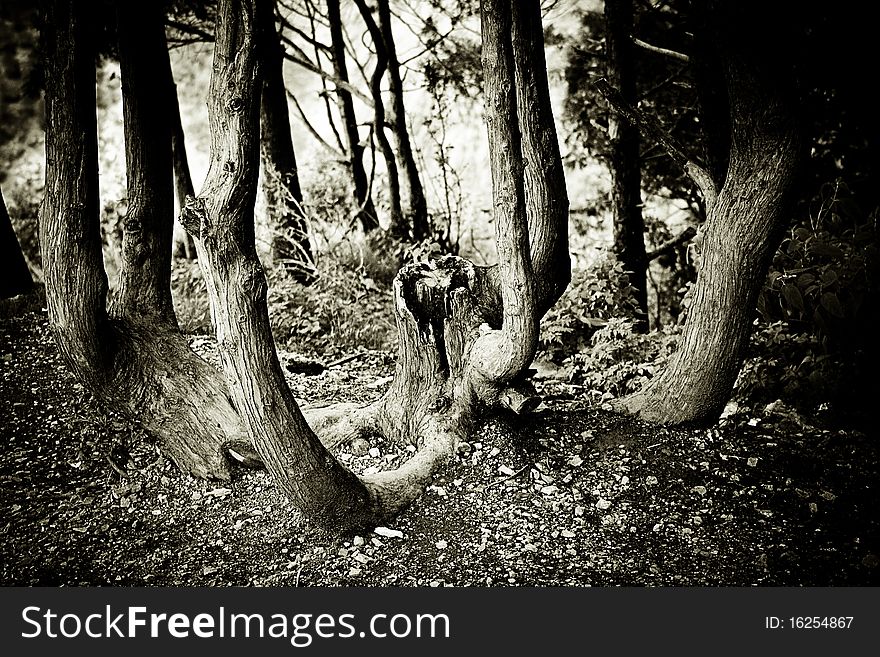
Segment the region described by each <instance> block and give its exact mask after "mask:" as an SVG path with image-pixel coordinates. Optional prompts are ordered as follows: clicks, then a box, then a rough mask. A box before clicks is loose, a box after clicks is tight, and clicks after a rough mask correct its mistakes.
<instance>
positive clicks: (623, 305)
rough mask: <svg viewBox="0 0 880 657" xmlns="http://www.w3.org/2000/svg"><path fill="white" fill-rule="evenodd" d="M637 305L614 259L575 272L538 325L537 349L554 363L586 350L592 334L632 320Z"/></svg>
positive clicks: (630, 288)
mask: <svg viewBox="0 0 880 657" xmlns="http://www.w3.org/2000/svg"><path fill="white" fill-rule="evenodd" d="M637 308H638V307H637V305H636V302H635V299H634V297H633V288H632V286H631V285H630V284H629V277H628V276H627V275H626V273H624V271H623V265H621V264H620V262H618V261H617V260H616V259H615V258H612V257H606V258H603V259H600V260H599V261H598V262H597V263H596V265H595V266H594V267H591V268H589V269H580V270H576V271H575V272H573V274H572V278H571V283H570V284H569V286H568V288H567V289H566V291H565V293H564V294H563V295H562V297H561V298H560V299H559V301H557V302H556V305H555V306H553V308H551V309H550V310H549V311H548V312H547V314H546V315H545V316H544V319H543V321H542V323H541V340H540V342H539V345H538V348H539V350H540V351H541V352H542V353H543V354H544V356H545V357H547V358H549V359H550V360H553V361H554V362H562V361H563V360H564V359H565V358H567V357H569V356H571V355H573V354H574V353H576V352H578V351H580V350H581V349H583V348H585V347H586V346H587V345H588V344H589V342H590V338H591V337H592V336H593V333H595V332H596V330H597V329H600V328H601V327H603V326H605V324H606V323H607V322H608V321H609V320H611V319H612V318H614V317H621V316H631V315H632V314H633V313H634V312H635V311H636V310H637Z"/></svg>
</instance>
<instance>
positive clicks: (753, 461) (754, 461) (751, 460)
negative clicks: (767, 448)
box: [746, 456, 758, 468]
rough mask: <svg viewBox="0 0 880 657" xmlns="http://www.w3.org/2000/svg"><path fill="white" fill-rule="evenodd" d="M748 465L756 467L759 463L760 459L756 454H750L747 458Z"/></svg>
mask: <svg viewBox="0 0 880 657" xmlns="http://www.w3.org/2000/svg"><path fill="white" fill-rule="evenodd" d="M746 465H748V466H749V467H750V468H754V467H755V466H756V465H758V459H756V458H755V457H754V456H750V457H749V458H748V459H747V460H746Z"/></svg>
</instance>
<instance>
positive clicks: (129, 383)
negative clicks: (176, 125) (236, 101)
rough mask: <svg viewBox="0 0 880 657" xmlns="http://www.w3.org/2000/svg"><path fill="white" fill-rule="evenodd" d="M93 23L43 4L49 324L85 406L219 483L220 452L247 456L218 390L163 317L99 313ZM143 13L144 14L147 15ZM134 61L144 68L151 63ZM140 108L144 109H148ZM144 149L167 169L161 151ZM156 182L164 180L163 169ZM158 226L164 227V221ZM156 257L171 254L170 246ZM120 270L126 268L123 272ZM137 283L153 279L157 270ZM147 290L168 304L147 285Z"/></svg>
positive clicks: (86, 8) (69, 7)
mask: <svg viewBox="0 0 880 657" xmlns="http://www.w3.org/2000/svg"><path fill="white" fill-rule="evenodd" d="M138 7H139V5H138ZM129 9H131V10H132V11H134V10H136V9H137V7H135V6H132V7H131V8H126V10H129ZM91 11H93V8H92V7H91V6H90V5H89V4H88V3H82V2H79V1H78V0H52V1H51V2H46V3H45V5H44V12H45V14H44V20H43V26H44V27H43V42H44V44H45V59H44V67H45V68H44V70H45V75H46V94H45V98H46V101H45V102H46V195H45V197H44V199H43V203H42V205H41V207H40V244H41V249H42V258H43V267H44V276H45V283H46V300H47V305H48V310H49V322H50V325H51V326H52V330H53V333H54V334H55V339H56V342H57V344H58V347H59V350H60V351H61V353H62V355H63V357H64V358H65V361H66V362H67V364H68V366H69V367H70V368H71V370H72V371H73V373H74V374H75V376H76V377H77V379H79V381H80V382H82V383H83V385H85V387H86V388H87V389H88V390H89V391H90V392H92V394H94V395H95V396H96V397H97V398H98V399H100V400H101V401H103V402H104V403H106V404H108V405H110V406H112V407H113V408H116V409H118V410H121V411H123V412H125V413H127V414H128V415H129V416H130V417H133V418H135V419H137V420H139V421H140V422H141V423H142V424H143V425H144V427H145V428H146V429H147V430H148V431H150V432H151V433H152V434H153V435H155V436H157V437H158V439H159V440H160V443H161V445H162V447H163V450H164V451H165V453H166V454H168V455H169V456H171V458H172V459H174V461H175V462H176V463H177V465H178V466H179V467H180V468H181V469H183V470H185V471H187V472H190V473H192V474H195V475H197V476H203V477H215V478H219V479H228V478H229V469H228V464H227V461H226V456H225V449H226V448H227V447H228V446H233V445H234V446H235V449H237V450H238V453H240V454H243V455H247V454H248V453H249V452H248V444H247V436H246V434H245V433H244V431H243V429H242V427H241V424H240V422H239V420H238V417H237V415H236V413H235V411H234V410H233V408H232V405H231V404H230V402H229V398H228V396H227V393H226V390H225V383H224V381H223V379H222V378H221V377H220V376H219V374H218V373H217V371H216V370H215V369H214V368H212V367H211V366H210V365H208V364H207V363H205V362H204V361H202V360H201V359H200V358H198V357H197V356H196V355H195V354H193V353H192V352H191V351H190V350H189V348H188V346H187V343H186V340H185V339H184V338H183V336H182V335H181V334H180V333H179V332H178V331H177V330H175V329H174V328H172V325H171V323H170V322H169V321H167V317H166V316H164V315H162V314H160V313H159V312H148V313H147V314H146V315H145V316H144V315H140V314H139V312H136V311H137V310H138V309H139V308H140V307H141V304H142V303H143V300H142V299H141V298H140V297H139V296H138V295H135V294H129V295H126V296H124V297H122V299H125V300H131V305H128V304H120V305H119V310H120V316H119V317H117V318H115V319H111V318H110V317H109V316H108V314H107V312H106V297H107V289H108V286H107V277H106V274H105V271H104V267H103V257H102V253H101V234H100V220H99V217H100V213H99V209H100V203H99V198H98V152H97V150H98V147H97V125H96V112H95V101H96V97H95V50H94V41H93V37H92V33H91V29H92V28H93V26H94V25H96V24H98V17H97V16H95V15H93V14H92V13H90V12H91ZM144 11H147V12H149V11H150V9H149V7H147V8H146V9H144ZM150 25H151V24H150V23H149V20H145V22H143V23H142V27H143V28H144V29H145V30H146V31H147V32H148V33H149V29H150ZM158 27H159V28H160V29H161V21H160V22H159V23H158ZM125 47H126V46H125V45H123V48H125ZM141 55H142V56H144V57H145V58H146V59H147V60H148V61H149V60H150V58H151V57H155V56H158V53H155V52H152V53H150V52H142V53H141ZM141 70H142V67H140V66H138V67H134V68H131V69H128V68H126V71H127V74H126V75H127V76H131V75H132V74H134V75H135V76H137V73H136V72H137V71H141ZM123 85H124V86H125V87H126V88H127V90H128V93H129V94H136V93H143V92H144V91H145V89H144V87H143V86H142V85H140V84H139V80H138V79H137V77H135V79H131V77H128V79H123ZM140 102H141V105H140V106H142V107H143V106H144V103H145V100H144V99H143V98H142V99H140ZM134 117H140V118H141V120H143V117H144V114H137V113H128V114H127V116H126V121H127V122H131V121H133V120H135V118H134ZM153 118H155V117H153ZM169 140H170V136H168V135H166V136H165V138H164V140H163V141H164V142H165V143H166V144H168V142H169ZM137 141H138V140H136V142H137ZM139 143H143V140H140V142H139ZM151 145H153V146H156V148H157V152H158V153H162V152H163V151H164V152H165V154H166V155H165V157H169V158H170V147H167V146H166V148H165V149H163V148H162V145H161V143H159V144H151ZM130 172H131V173H132V174H133V175H132V177H131V178H130V179H129V184H130V185H134V186H135V188H139V187H138V186H139V185H148V184H149V181H148V179H147V178H146V177H145V176H144V174H143V170H142V169H138V168H132V169H130ZM165 175H166V176H170V167H168V168H166V174H165ZM159 184H160V185H161V184H162V183H159ZM168 184H170V180H169V181H168ZM143 198H144V199H146V200H147V204H149V201H150V200H152V199H154V198H156V193H155V192H154V191H153V190H148V191H146V192H144V195H143ZM142 216H143V217H144V218H145V219H144V222H145V223H143V224H140V225H137V226H134V227H135V228H137V229H138V230H140V232H141V234H147V233H151V232H152V231H154V230H157V226H156V225H154V223H153V220H152V219H151V218H153V217H155V216H156V214H155V212H153V211H152V208H149V207H147V208H146V209H145V211H144V213H143V215H142ZM156 223H158V224H159V226H161V227H164V226H165V223H166V220H165V219H161V220H157V221H156ZM159 243H161V240H160V239H151V240H146V241H144V243H143V244H141V245H138V246H137V249H140V250H146V249H148V248H158V247H157V246H156V245H157V244H159ZM163 248H165V249H166V250H170V244H168V242H167V239H166V241H165V243H164V245H163ZM133 252H135V253H136V252H138V251H137V250H134V251H133ZM145 256H146V258H147V259H148V260H150V261H151V262H155V261H156V260H157V259H158V257H159V254H154V253H150V252H147V253H146V254H145ZM154 258H155V259H154ZM126 266H132V263H131V261H130V260H127V261H126ZM146 272H148V273H150V272H152V274H153V275H155V276H162V273H161V272H160V271H159V268H157V267H149V268H147V269H146ZM131 280H133V279H131ZM148 289H150V290H152V291H154V292H155V293H156V294H160V293H161V294H165V293H167V290H166V291H161V290H160V289H159V286H158V284H157V283H156V282H154V281H151V282H150V285H149V288H148ZM148 310H149V309H148Z"/></svg>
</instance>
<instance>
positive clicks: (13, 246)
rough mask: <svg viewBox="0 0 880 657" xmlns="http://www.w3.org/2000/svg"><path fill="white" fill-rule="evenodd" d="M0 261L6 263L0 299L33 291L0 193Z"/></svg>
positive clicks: (25, 263)
mask: <svg viewBox="0 0 880 657" xmlns="http://www.w3.org/2000/svg"><path fill="white" fill-rule="evenodd" d="M0 261H2V262H4V263H6V264H5V265H4V267H5V268H6V273H5V274H4V275H3V276H2V277H0V299H11V298H12V297H15V296H18V295H19V294H27V293H28V292H30V291H31V290H33V289H34V281H33V279H32V278H31V272H30V269H28V266H27V261H26V260H25V259H24V254H23V253H22V252H21V245H20V244H19V243H18V238H17V237H16V236H15V230H14V229H13V228H12V220H11V219H10V218H9V211H8V210H7V209H6V201H4V200H3V192H2V191H0Z"/></svg>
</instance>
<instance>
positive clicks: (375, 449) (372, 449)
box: [367, 447, 381, 459]
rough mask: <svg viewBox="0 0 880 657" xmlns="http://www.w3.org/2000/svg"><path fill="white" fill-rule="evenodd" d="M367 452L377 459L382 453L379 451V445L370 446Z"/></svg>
mask: <svg viewBox="0 0 880 657" xmlns="http://www.w3.org/2000/svg"><path fill="white" fill-rule="evenodd" d="M367 454H369V455H370V456H372V457H373V458H374V459H377V458H379V456H380V455H381V452H380V451H379V448H378V447H370V449H369V451H367Z"/></svg>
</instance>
